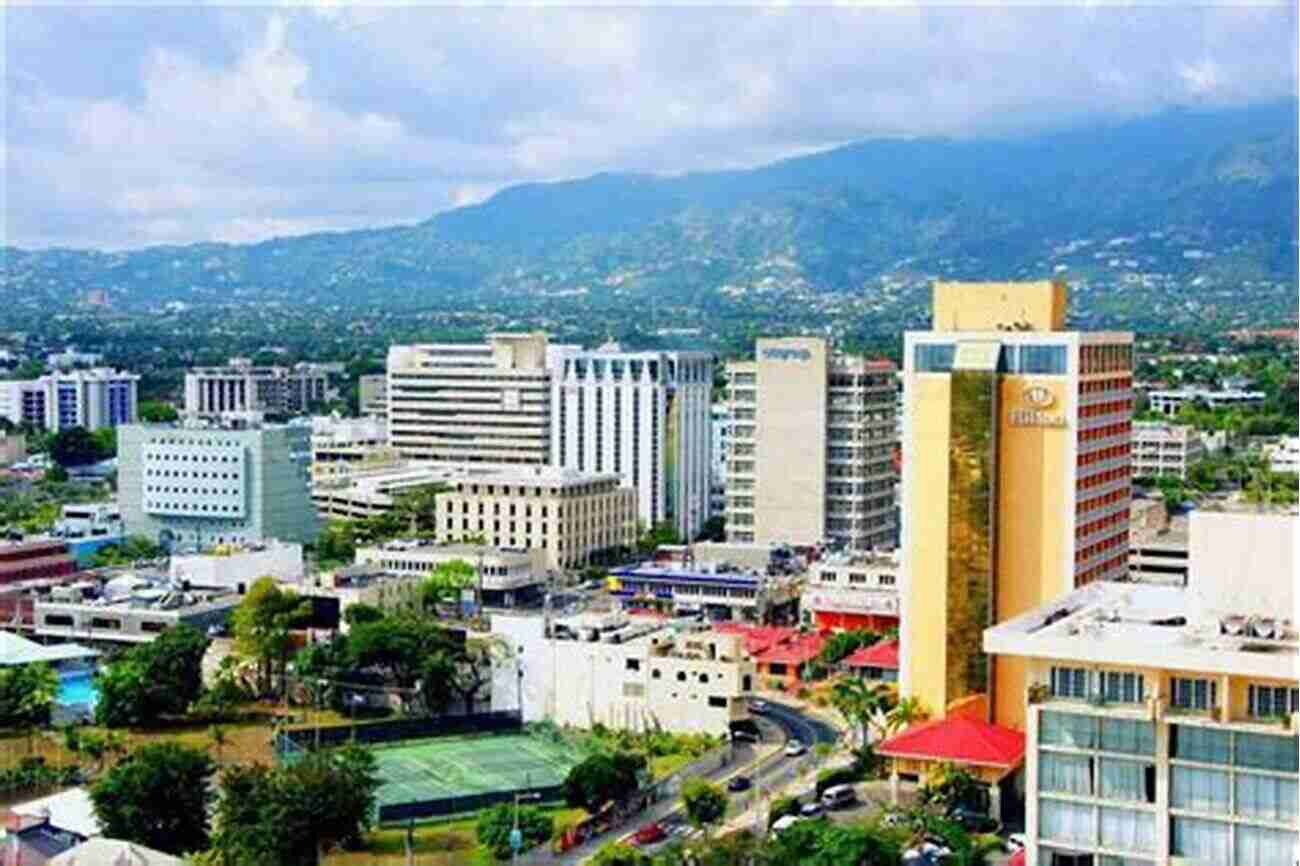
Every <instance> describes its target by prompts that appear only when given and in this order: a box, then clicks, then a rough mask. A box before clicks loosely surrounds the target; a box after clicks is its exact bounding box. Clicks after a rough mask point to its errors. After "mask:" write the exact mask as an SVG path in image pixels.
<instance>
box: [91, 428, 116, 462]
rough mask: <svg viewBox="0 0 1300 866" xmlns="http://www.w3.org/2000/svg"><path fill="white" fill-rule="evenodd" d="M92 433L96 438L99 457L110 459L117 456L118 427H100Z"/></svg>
mask: <svg viewBox="0 0 1300 866" xmlns="http://www.w3.org/2000/svg"><path fill="white" fill-rule="evenodd" d="M90 435H91V437H92V438H93V439H94V440H95V449H96V452H97V459H99V460H108V459H109V458H111V457H116V456H117V428H116V427H100V428H99V429H98V430H96V431H94V432H93V433H91V434H90Z"/></svg>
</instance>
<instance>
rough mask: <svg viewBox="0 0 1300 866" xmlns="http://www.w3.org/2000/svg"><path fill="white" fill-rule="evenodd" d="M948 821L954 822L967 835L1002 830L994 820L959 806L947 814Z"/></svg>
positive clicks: (981, 813)
mask: <svg viewBox="0 0 1300 866" xmlns="http://www.w3.org/2000/svg"><path fill="white" fill-rule="evenodd" d="M948 820H950V821H956V822H957V823H958V824H960V825H962V827H964V828H965V829H966V831H967V832H969V833H996V832H998V831H999V830H1001V829H1002V825H1001V824H1000V823H998V821H997V820H996V819H995V818H991V817H989V816H988V815H986V814H984V813H983V812H977V811H975V810H974V809H963V808H962V807H960V806H959V807H957V808H956V809H953V810H952V811H950V812H949V813H948Z"/></svg>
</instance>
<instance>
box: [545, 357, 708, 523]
mask: <svg viewBox="0 0 1300 866" xmlns="http://www.w3.org/2000/svg"><path fill="white" fill-rule="evenodd" d="M712 389H713V356H712V355H710V354H709V353H707V352H625V351H623V350H622V349H621V348H620V347H619V346H618V344H616V343H613V344H608V345H605V346H602V347H600V348H599V349H595V350H589V351H578V352H572V353H570V354H567V355H565V357H564V358H563V361H562V365H561V366H560V367H559V368H558V369H557V370H556V371H555V376H554V378H553V383H552V390H551V431H550V432H551V463H552V464H553V465H555V466H557V467H562V468H566V469H576V470H578V471H580V472H596V473H602V472H613V473H614V474H616V475H618V476H620V477H621V478H622V479H623V484H624V485H625V486H627V487H631V488H632V489H633V490H635V491H636V496H637V516H638V518H639V519H640V520H641V521H642V522H643V523H645V524H646V525H647V526H652V525H654V524H656V523H662V522H668V523H670V524H672V526H673V527H674V528H675V529H676V530H677V534H678V535H679V536H680V537H681V538H682V539H683V540H686V541H691V540H693V539H694V538H695V536H696V535H697V534H698V533H699V531H700V530H701V529H702V528H703V526H704V521H706V520H708V518H709V471H710V462H709V445H710V435H711V430H710V418H709V406H710V399H711V392H712Z"/></svg>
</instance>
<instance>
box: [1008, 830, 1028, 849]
mask: <svg viewBox="0 0 1300 866" xmlns="http://www.w3.org/2000/svg"><path fill="white" fill-rule="evenodd" d="M1006 847H1007V853H1008V854H1014V853H1016V852H1017V851H1023V850H1025V849H1026V848H1028V847H1029V840H1028V839H1026V838H1025V834H1024V833H1012V834H1011V835H1010V836H1008V837H1007V846H1006Z"/></svg>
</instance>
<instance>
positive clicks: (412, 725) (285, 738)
mask: <svg viewBox="0 0 1300 866" xmlns="http://www.w3.org/2000/svg"><path fill="white" fill-rule="evenodd" d="M522 727H523V723H522V721H521V719H520V716H519V711H518V710H493V711H490V712H485V713H467V714H464V715H449V716H428V717H424V718H404V719H381V720H379V721H375V722H358V723H357V724H355V725H331V726H329V727H322V728H315V727H300V728H287V729H285V730H282V731H280V732H279V733H278V734H276V736H275V754H276V757H277V758H279V759H280V760H282V761H283V760H293V759H294V757H296V756H297V755H300V754H302V753H303V752H304V751H307V750H310V749H312V748H315V746H316V744H317V743H319V744H320V746H321V748H331V747H334V746H342V745H344V744H346V743H352V742H355V743H361V744H363V745H374V744H379V743H396V742H400V741H402V740H420V739H426V738H429V737H445V736H451V735H454V734H499V733H503V732H507V731H519V730H520V729H521V728H522Z"/></svg>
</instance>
